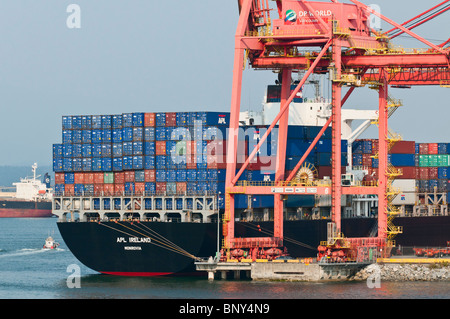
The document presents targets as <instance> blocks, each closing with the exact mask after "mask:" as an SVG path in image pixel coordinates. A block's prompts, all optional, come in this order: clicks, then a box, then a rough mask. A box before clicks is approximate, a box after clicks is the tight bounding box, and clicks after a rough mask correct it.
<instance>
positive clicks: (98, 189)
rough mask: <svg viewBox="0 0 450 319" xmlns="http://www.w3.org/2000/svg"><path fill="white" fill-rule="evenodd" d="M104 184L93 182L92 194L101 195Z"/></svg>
mask: <svg viewBox="0 0 450 319" xmlns="http://www.w3.org/2000/svg"><path fill="white" fill-rule="evenodd" d="M103 185H104V184H94V195H96V196H97V195H101V194H102V193H103Z"/></svg>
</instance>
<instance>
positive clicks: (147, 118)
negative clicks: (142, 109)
mask: <svg viewBox="0 0 450 319" xmlns="http://www.w3.org/2000/svg"><path fill="white" fill-rule="evenodd" d="M155 117H156V115H155V113H145V114H144V126H147V127H148V126H155Z"/></svg>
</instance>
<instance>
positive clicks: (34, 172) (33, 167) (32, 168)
mask: <svg viewBox="0 0 450 319" xmlns="http://www.w3.org/2000/svg"><path fill="white" fill-rule="evenodd" d="M36 168H37V163H34V164H33V165H32V166H31V170H32V171H33V179H36Z"/></svg>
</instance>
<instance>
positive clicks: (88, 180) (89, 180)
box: [84, 173, 94, 185]
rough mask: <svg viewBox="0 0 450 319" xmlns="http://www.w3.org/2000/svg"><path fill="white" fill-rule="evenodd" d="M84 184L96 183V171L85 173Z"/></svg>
mask: <svg viewBox="0 0 450 319" xmlns="http://www.w3.org/2000/svg"><path fill="white" fill-rule="evenodd" d="M84 184H86V185H89V184H94V173H84Z"/></svg>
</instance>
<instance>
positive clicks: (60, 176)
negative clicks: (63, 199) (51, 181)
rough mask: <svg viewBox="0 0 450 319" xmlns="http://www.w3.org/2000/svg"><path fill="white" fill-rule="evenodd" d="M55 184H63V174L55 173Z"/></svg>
mask: <svg viewBox="0 0 450 319" xmlns="http://www.w3.org/2000/svg"><path fill="white" fill-rule="evenodd" d="M55 184H64V173H55Z"/></svg>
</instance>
